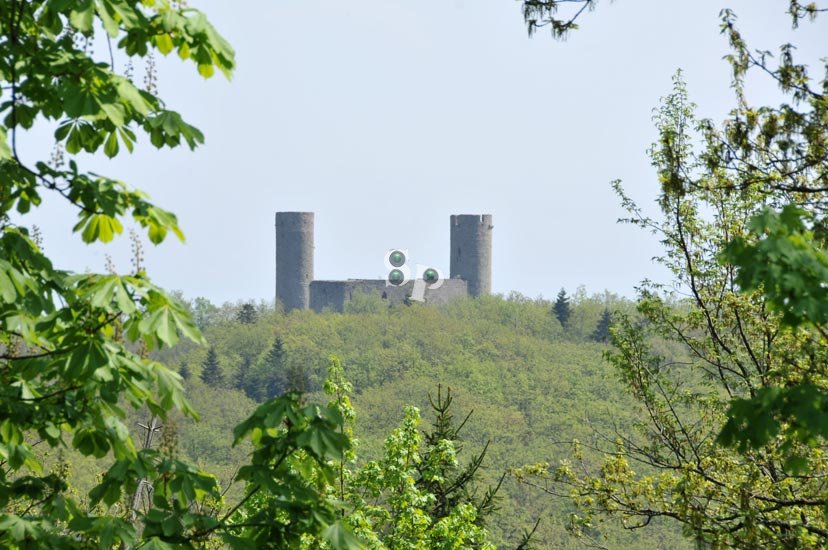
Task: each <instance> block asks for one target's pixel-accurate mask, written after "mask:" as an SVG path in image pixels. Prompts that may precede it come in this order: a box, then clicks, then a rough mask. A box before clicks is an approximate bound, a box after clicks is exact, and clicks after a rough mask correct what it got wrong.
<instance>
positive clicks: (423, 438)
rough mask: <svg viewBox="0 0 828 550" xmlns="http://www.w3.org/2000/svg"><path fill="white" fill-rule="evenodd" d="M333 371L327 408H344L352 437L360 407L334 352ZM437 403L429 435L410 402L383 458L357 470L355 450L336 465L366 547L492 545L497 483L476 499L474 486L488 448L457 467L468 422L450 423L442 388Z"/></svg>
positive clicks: (337, 485) (350, 518) (337, 486)
mask: <svg viewBox="0 0 828 550" xmlns="http://www.w3.org/2000/svg"><path fill="white" fill-rule="evenodd" d="M328 373H329V375H328V376H329V378H328V381H327V382H326V384H325V392H326V394H328V396H330V397H332V398H333V400H332V401H331V402H330V403H329V405H328V406H329V407H334V408H336V409H337V410H338V411H339V412H340V414H341V423H340V431H341V433H342V434H343V436H345V437H349V436H351V435H352V433H353V423H354V420H355V413H354V411H353V409H352V408H351V405H350V400H349V396H348V393H349V391H350V384H349V383H348V382H347V380H346V379H345V377H344V371H343V369H342V367H341V364H340V362H339V360H338V359H337V358H336V357H331V358H330V359H329V367H328ZM433 405H434V407H433V408H434V410H435V413H436V414H437V418H436V420H435V426H434V430H433V431H432V432H430V433H429V434H425V435H424V434H422V433H421V432H420V431H419V429H418V427H419V423H420V415H419V411H418V410H417V408H416V407H406V408H405V411H404V419H403V423H402V425H401V426H399V427H398V428H396V429H395V430H394V432H393V433H392V434H391V436H389V437H388V438H387V439H386V440H385V453H384V456H383V458H382V459H380V460H375V461H369V462H367V463H366V464H365V465H363V466H362V467H360V468H358V469H356V470H353V469H351V467H350V465H351V464H353V463H354V462H355V461H356V454H355V453H350V454H346V455H345V456H343V457H342V459H341V460H340V462H339V464H338V467H339V475H338V476H337V478H336V479H335V480H334V483H332V484H331V485H330V486H329V492H331V493H332V494H334V495H336V497H337V498H338V499H339V500H340V501H343V502H344V503H346V507H345V508H346V509H345V510H344V511H343V513H344V515H345V521H346V522H347V524H348V525H350V526H351V527H352V528H353V530H354V533H355V534H357V535H358V536H360V537H361V538H362V539H363V540H365V541H366V543H367V547H368V548H376V549H404V548H410V549H415V548H494V546H493V545H492V544H490V543H488V542H487V538H488V534H487V532H486V530H485V529H484V528H483V526H482V523H483V518H484V517H485V516H486V515H487V514H489V513H491V511H492V508H493V504H492V502H493V499H494V493H495V492H496V489H494V490H490V491H487V492H486V494H485V495H484V496H483V498H482V499H481V500H480V502H477V501H476V499H475V497H474V488H473V483H474V479H475V477H476V473H477V470H478V468H479V467H480V464H481V463H482V461H483V456H484V455H485V450H484V451H483V453H481V455H479V456H477V457H475V458H473V459H472V461H471V463H470V464H469V465H468V466H467V467H466V468H463V469H461V468H459V466H458V462H457V453H458V452H459V451H460V449H459V448H458V446H457V443H458V442H459V438H458V433H459V431H460V428H461V427H462V426H458V427H455V426H454V425H453V423H452V420H451V415H450V413H449V408H450V405H451V395H450V393H449V394H447V396H446V399H443V398H442V392H441V391H440V392H438V398H437V401H436V402H434V403H433ZM467 418H468V417H467ZM346 434H347V435H346ZM501 479H502V478H501Z"/></svg>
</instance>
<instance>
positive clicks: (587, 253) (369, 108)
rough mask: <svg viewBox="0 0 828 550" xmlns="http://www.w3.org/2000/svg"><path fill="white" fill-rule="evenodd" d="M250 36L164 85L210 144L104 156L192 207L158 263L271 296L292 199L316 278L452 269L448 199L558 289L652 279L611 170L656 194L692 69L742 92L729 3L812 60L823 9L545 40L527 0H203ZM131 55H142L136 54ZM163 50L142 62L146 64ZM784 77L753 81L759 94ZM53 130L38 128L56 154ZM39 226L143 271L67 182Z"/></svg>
mask: <svg viewBox="0 0 828 550" xmlns="http://www.w3.org/2000/svg"><path fill="white" fill-rule="evenodd" d="M190 4H191V5H194V6H196V7H199V8H201V9H203V10H204V11H205V12H206V13H207V14H208V16H209V17H210V19H211V20H212V22H213V23H214V25H215V26H216V27H217V28H218V29H219V30H220V31H221V32H222V33H223V34H224V35H225V36H226V37H227V38H228V40H229V41H230V42H231V43H232V44H233V46H234V47H235V48H236V54H237V62H238V70H237V72H236V74H235V76H234V78H233V80H232V82H230V83H227V82H226V81H224V80H223V79H222V78H221V77H217V78H213V79H211V80H209V81H204V80H202V79H201V78H200V77H199V76H198V75H197V74H196V73H195V71H194V69H193V67H192V66H191V65H190V64H182V63H181V62H179V60H178V59H177V58H176V57H174V56H172V57H171V58H170V59H163V60H161V61H160V62H159V91H160V93H161V95H162V97H164V98H165V99H166V100H167V103H168V105H169V106H170V107H171V108H174V109H177V110H179V111H180V112H181V113H182V114H183V115H184V116H185V119H187V120H189V121H190V122H191V123H193V124H195V125H196V126H198V127H199V128H200V129H201V130H203V131H204V133H205V134H206V137H207V143H206V145H205V146H203V147H201V148H200V149H198V150H197V151H196V152H194V153H191V152H189V151H188V150H185V149H182V150H177V151H172V152H171V151H161V152H159V151H156V150H155V149H154V148H152V147H151V146H150V145H149V143H148V140H146V139H142V140H141V142H140V146H139V149H138V150H137V151H136V153H134V154H133V155H131V156H125V157H124V158H120V159H117V160H114V161H109V160H106V159H105V158H100V159H89V160H86V159H85V160H84V162H86V163H87V166H91V167H93V168H94V169H95V170H97V171H99V172H102V173H106V174H108V175H111V176H116V177H119V178H121V179H124V180H125V181H127V182H128V183H130V184H131V185H133V186H135V187H138V188H140V189H143V190H146V191H148V192H149V193H150V194H151V196H152V197H153V199H155V200H156V202H157V203H159V204H160V205H162V206H164V207H166V208H168V209H170V210H172V211H174V212H176V213H177V214H178V216H179V218H180V221H181V223H182V226H183V228H184V230H185V233H186V235H187V243H186V244H184V245H181V244H179V243H177V242H173V241H169V242H168V243H165V244H164V245H162V246H160V247H153V246H151V245H149V244H147V245H146V246H145V249H146V264H147V268H148V271H149V272H150V274H151V275H152V276H153V278H154V280H155V281H156V282H157V283H159V284H161V285H163V286H165V287H167V288H170V289H180V290H182V291H184V293H185V294H186V295H187V296H189V297H195V296H206V297H208V298H210V299H211V300H214V301H217V302H221V301H225V300H233V301H234V300H238V299H250V298H253V299H272V297H273V288H274V258H273V254H274V235H273V213H274V212H275V211H277V210H302V211H313V212H315V213H316V278H318V279H339V278H356V277H381V276H383V254H384V252H385V251H386V250H387V249H389V248H392V247H401V248H408V249H409V251H410V257H411V260H412V261H414V262H417V263H423V264H429V265H435V266H437V267H438V268H440V269H442V270H443V271H444V272H447V271H448V240H449V216H450V215H451V214H456V213H492V214H493V215H494V223H495V229H494V274H493V288H494V291H495V292H509V291H511V290H517V291H520V292H522V293H524V294H526V295H528V296H531V297H535V296H538V295H540V294H543V295H544V296H547V297H551V296H554V294H555V293H556V292H557V290H558V289H559V288H560V287H562V286H564V287H566V288H567V289H570V290H574V289H575V287H576V286H577V285H580V284H583V285H586V287H587V289H588V290H589V291H594V292H598V291H602V290H604V289H608V290H610V291H613V292H617V293H620V294H624V295H628V296H632V295H633V287H634V285H636V284H637V283H638V282H639V281H640V280H641V279H643V278H645V277H650V278H655V279H659V280H665V281H666V280H667V275H666V273H664V271H663V270H661V269H660V268H658V267H657V266H655V265H654V264H653V263H652V261H651V258H652V256H654V255H656V254H657V253H658V252H659V245H658V242H657V239H656V238H654V237H653V236H651V235H649V234H647V233H645V232H643V231H641V230H639V229H636V228H634V227H628V226H621V225H618V224H616V219H617V218H618V217H620V216H622V215H623V212H622V210H621V209H620V207H619V205H618V200H617V198H616V197H615V196H614V194H613V193H612V191H611V189H610V181H611V180H613V179H615V178H619V179H622V180H623V181H624V185H625V187H626V188H627V189H628V190H629V193H630V194H631V195H632V196H633V197H634V198H636V199H637V200H638V201H640V202H641V203H642V204H643V205H645V206H647V207H648V208H650V207H651V206H652V205H653V201H654V199H655V197H656V194H657V192H658V189H657V182H656V179H655V175H654V172H653V169H652V168H651V166H650V163H649V159H648V157H647V156H646V154H645V151H646V149H647V147H648V146H649V145H650V143H651V142H652V141H653V139H654V138H655V131H654V129H653V125H652V123H651V115H652V109H653V108H654V107H655V106H656V105H657V104H658V99H659V97H661V96H663V95H665V94H666V93H668V92H669V90H670V81H671V76H672V75H673V73H674V72H675V70H676V69H677V68H679V67H680V68H682V69H683V70H684V72H685V78H686V80H687V82H688V87H689V90H690V94H691V98H692V99H693V100H694V101H695V102H696V103H697V104H698V105H699V114H700V115H701V116H706V117H712V118H714V119H719V118H721V117H722V116H723V115H724V114H725V113H726V112H727V110H729V108H730V107H731V105H732V104H733V98H732V93H731V92H730V89H729V68H728V66H727V65H726V63H725V62H724V61H722V60H721V58H722V56H723V55H725V54H726V53H727V44H726V40H725V38H724V37H723V36H721V35H720V34H719V18H718V14H719V10H720V9H721V8H722V7H731V8H733V9H734V10H736V12H737V13H738V14H739V15H740V21H741V23H740V24H741V26H742V28H743V30H744V32H745V35H746V38H747V39H748V40H749V43H750V44H751V45H752V46H754V47H755V48H762V49H772V50H774V51H775V50H776V47H777V46H778V44H780V43H781V42H783V41H785V40H792V41H794V42H795V43H796V44H797V45H799V47H800V50H801V51H802V53H803V54H807V55H808V56H809V57H807V59H808V60H809V61H811V62H812V63H813V64H814V68H815V70H818V68H817V66H816V62H817V59H818V58H819V56H820V55H825V54H826V53H828V52H826V47H825V46H826V45H828V44H826V42H828V40H826V39H825V37H824V36H825V35H824V34H822V35H821V34H820V31H822V32H823V33H824V31H825V25H824V24H819V23H817V24H816V25H805V26H804V28H803V29H801V30H799V31H796V32H795V33H793V34H792V31H791V30H790V20H789V18H788V17H787V16H786V15H785V14H784V11H785V7H786V6H787V4H788V2H787V1H785V0H753V1H747V0H741V1H726V0H697V1H692V2H688V1H686V0H682V1H678V0H646V1H645V0H618V1H617V2H614V3H610V2H607V1H605V2H603V3H601V4H599V6H598V9H597V10H596V11H595V12H593V13H590V14H586V15H585V16H584V17H583V19H582V21H581V24H582V28H581V29H580V30H579V31H577V32H575V33H573V34H572V35H571V36H570V38H569V39H568V40H567V41H566V42H557V41H554V40H552V39H551V38H550V37H549V36H548V35H547V34H546V33H545V32H544V31H541V32H540V33H539V34H538V35H537V36H536V37H534V38H532V39H529V38H527V36H526V30H525V27H524V24H523V20H522V17H521V10H520V4H519V3H518V2H515V1H513V0H473V1H472V0H454V1H447V0H416V1H414V0H409V1H399V0H393V1H392V0H382V1H377V0H372V1H368V0H364V1H355V2H332V1H328V2H322V1H311V0H290V1H277V0H270V1H246V2H227V1H226V0H224V1H219V0H211V1H207V0H200V1H195V0H191V1H190ZM121 65H122V66H123V63H121ZM142 73H143V69H142V68H141V67H140V66H138V67H136V76H137V78H136V80H138V81H140V77H141V75H142ZM773 93H774V87H773V86H772V85H771V84H770V83H768V82H764V81H763V82H760V83H759V84H758V85H757V86H756V87H754V88H752V91H751V94H750V99H751V100H752V101H756V102H760V101H763V100H767V98H768V97H770V96H772V95H773ZM48 136H49V134H48V132H45V131H40V132H36V133H33V134H32V135H31V136H27V137H25V138H23V139H22V140H21V143H22V146H23V149H24V152H25V153H24V154H25V156H26V157H27V158H43V157H48V154H49V151H50V149H51V145H50V141H49V138H48ZM27 223H37V224H38V225H40V226H41V227H42V229H43V232H44V235H45V246H46V248H47V252H48V253H49V254H50V255H51V256H52V257H53V258H54V259H55V260H56V261H57V263H58V265H60V266H61V267H64V268H70V269H75V270H84V269H91V270H102V269H103V266H104V254H105V253H107V252H108V253H110V254H111V255H112V256H113V257H114V258H115V261H116V263H117V265H118V267H119V268H120V269H121V270H128V269H129V242H128V240H127V239H126V238H121V239H119V240H118V241H116V243H115V244H112V245H109V246H106V247H103V246H98V245H96V246H86V245H83V244H82V243H80V239H79V238H78V237H77V236H74V237H73V236H71V235H70V230H71V226H72V225H73V224H74V213H70V212H69V211H68V210H67V208H66V205H65V203H63V202H58V201H57V200H55V199H53V198H49V200H47V201H46V204H45V205H44V207H43V208H41V209H40V212H38V213H37V214H35V215H33V216H30V220H28V221H27Z"/></svg>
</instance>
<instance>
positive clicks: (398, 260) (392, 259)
mask: <svg viewBox="0 0 828 550" xmlns="http://www.w3.org/2000/svg"><path fill="white" fill-rule="evenodd" d="M388 262H389V263H390V264H391V265H393V266H394V267H400V266H401V265H403V264H404V263H405V254H403V253H402V252H400V251H399V250H395V251H394V252H392V253H391V254H390V255H389V256H388Z"/></svg>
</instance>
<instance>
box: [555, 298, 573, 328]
mask: <svg viewBox="0 0 828 550" xmlns="http://www.w3.org/2000/svg"><path fill="white" fill-rule="evenodd" d="M571 314H572V309H571V308H570V305H569V296H567V295H566V290H565V289H563V288H562V289H561V291H560V292H558V298H557V300H555V317H557V318H558V321H559V322H560V323H561V326H562V327H566V326H567V324H568V323H569V316H570V315H571Z"/></svg>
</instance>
